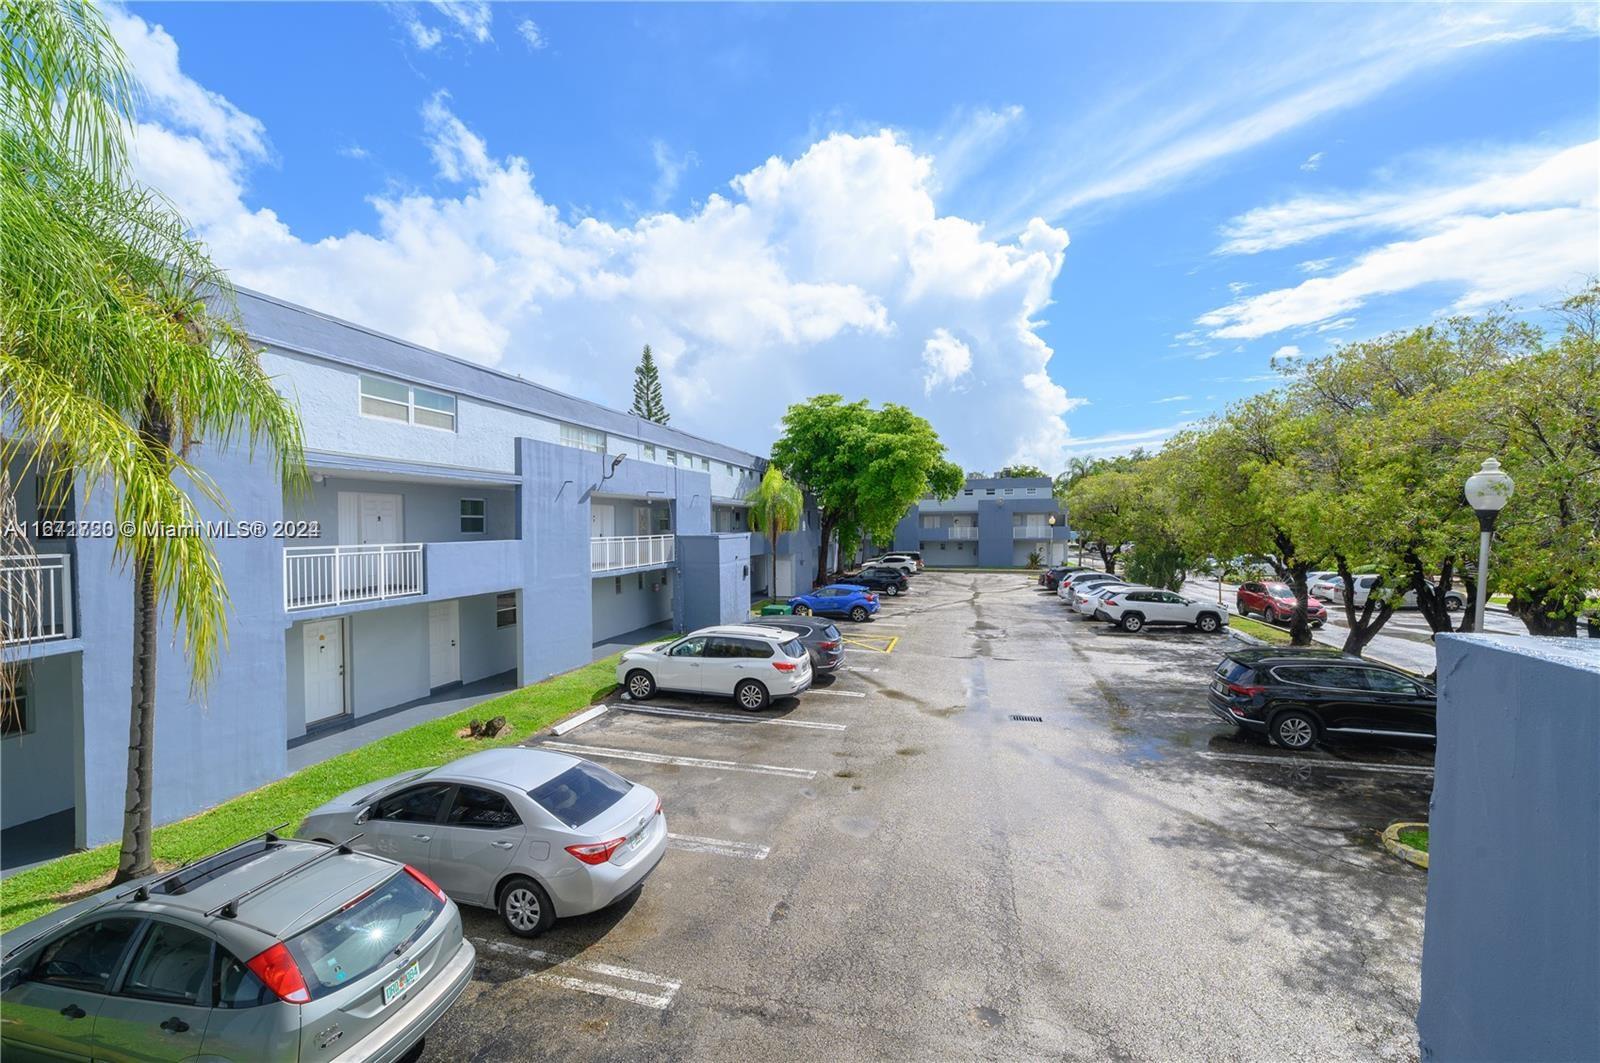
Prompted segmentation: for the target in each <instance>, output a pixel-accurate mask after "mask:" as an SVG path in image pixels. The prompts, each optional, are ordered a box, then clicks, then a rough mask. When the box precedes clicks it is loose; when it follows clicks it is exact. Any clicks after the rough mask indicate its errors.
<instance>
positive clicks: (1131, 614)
mask: <svg viewBox="0 0 1600 1063" xmlns="http://www.w3.org/2000/svg"><path fill="white" fill-rule="evenodd" d="M1094 616H1095V619H1096V620H1109V621H1110V622H1111V623H1113V624H1116V625H1117V626H1118V627H1120V628H1122V630H1124V631H1141V630H1143V629H1144V628H1145V626H1146V625H1148V624H1182V625H1184V626H1186V627H1194V628H1199V629H1200V630H1201V631H1204V632H1207V633H1208V634H1209V633H1210V632H1213V631H1216V630H1218V629H1220V628H1222V627H1224V626H1226V625H1227V623H1228V607H1227V606H1226V605H1219V604H1218V603H1216V602H1207V601H1202V600H1200V599H1198V598H1185V597H1184V596H1183V595H1181V594H1174V593H1173V592H1172V591H1164V590H1161V589H1160V588H1159V587H1120V588H1118V589H1117V590H1115V591H1112V592H1111V593H1110V594H1109V595H1106V596H1105V597H1104V598H1102V599H1101V600H1100V601H1099V603H1098V604H1097V605H1096V607H1095V611H1094Z"/></svg>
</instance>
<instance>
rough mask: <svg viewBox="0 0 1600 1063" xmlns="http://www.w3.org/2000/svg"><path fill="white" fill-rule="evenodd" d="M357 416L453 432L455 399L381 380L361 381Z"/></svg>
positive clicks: (440, 393)
mask: <svg viewBox="0 0 1600 1063" xmlns="http://www.w3.org/2000/svg"><path fill="white" fill-rule="evenodd" d="M361 412H362V413H363V414H364V415H366V416H368V417H378V418H381V419H383V420H386V421H399V422H401V423H402V424H419V425H422V426H423V427H424V428H439V429H442V430H444V431H446V432H453V431H455V428H456V397H455V396H454V395H447V394H445V393H444V392H442V391H433V390H431V389H429V388H424V387H412V386H411V385H409V384H402V383H400V382H399V381H397V380H385V379H383V378H382V377H376V376H363V377H362V378H361Z"/></svg>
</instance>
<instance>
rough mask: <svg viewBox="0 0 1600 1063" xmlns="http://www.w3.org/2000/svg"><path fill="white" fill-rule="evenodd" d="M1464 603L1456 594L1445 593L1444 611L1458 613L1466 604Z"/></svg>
mask: <svg viewBox="0 0 1600 1063" xmlns="http://www.w3.org/2000/svg"><path fill="white" fill-rule="evenodd" d="M1466 604H1467V603H1466V602H1465V601H1463V600H1462V599H1461V598H1460V597H1458V596H1457V595H1454V594H1447V595H1445V599H1444V611H1445V612H1447V613H1458V612H1460V611H1461V610H1462V609H1463V608H1464V607H1465V606H1466Z"/></svg>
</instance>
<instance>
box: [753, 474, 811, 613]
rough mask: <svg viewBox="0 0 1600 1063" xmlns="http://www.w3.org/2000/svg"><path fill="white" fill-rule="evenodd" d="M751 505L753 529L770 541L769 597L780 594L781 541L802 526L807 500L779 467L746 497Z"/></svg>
mask: <svg viewBox="0 0 1600 1063" xmlns="http://www.w3.org/2000/svg"><path fill="white" fill-rule="evenodd" d="M745 501H747V502H749V503H750V527H751V528H753V529H755V530H756V531H758V532H761V533H762V534H763V535H765V536H766V537H767V544H768V545H767V558H768V560H769V561H770V563H771V565H772V573H771V576H772V579H771V582H769V583H768V584H767V591H768V593H770V594H777V593H778V537H779V536H781V535H782V534H783V533H784V532H788V531H793V530H794V529H795V528H797V527H799V525H800V515H801V514H802V513H803V512H804V511H805V504H806V502H805V497H804V496H803V495H802V494H801V493H800V488H798V487H796V486H795V485H794V484H792V483H790V482H789V479H788V477H786V476H784V475H783V471H782V470H781V469H779V468H778V467H777V466H776V465H769V466H767V471H766V472H765V473H763V474H762V476H761V482H760V483H759V484H757V485H756V486H755V488H754V489H753V490H752V491H751V492H750V493H749V494H748V495H746V496H745Z"/></svg>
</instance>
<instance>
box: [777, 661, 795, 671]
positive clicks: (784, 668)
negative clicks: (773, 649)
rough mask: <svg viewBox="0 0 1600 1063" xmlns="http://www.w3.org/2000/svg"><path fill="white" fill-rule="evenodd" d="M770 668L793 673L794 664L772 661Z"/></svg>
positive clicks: (791, 662)
mask: <svg viewBox="0 0 1600 1063" xmlns="http://www.w3.org/2000/svg"><path fill="white" fill-rule="evenodd" d="M772 667H774V668H776V669H777V670H778V671H780V672H792V671H794V662H793V661H773V662H772Z"/></svg>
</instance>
